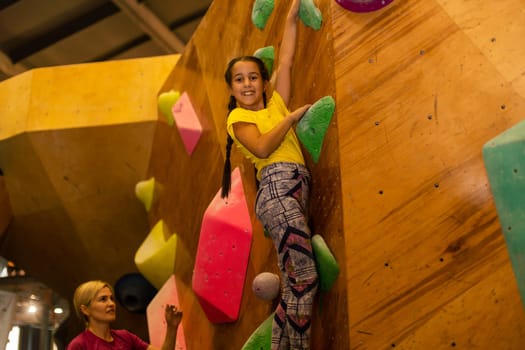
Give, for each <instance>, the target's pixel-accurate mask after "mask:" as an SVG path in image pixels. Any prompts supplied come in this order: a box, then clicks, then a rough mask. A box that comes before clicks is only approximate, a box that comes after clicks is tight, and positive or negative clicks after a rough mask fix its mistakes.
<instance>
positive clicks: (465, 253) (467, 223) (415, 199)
mask: <svg viewBox="0 0 525 350" xmlns="http://www.w3.org/2000/svg"><path fill="white" fill-rule="evenodd" d="M331 18H332V23H333V35H334V43H333V45H334V52H335V81H336V93H337V108H338V114H337V116H338V125H339V140H340V149H339V150H340V154H341V163H340V164H341V174H342V176H341V177H342V198H343V208H344V210H343V213H344V232H345V242H346V257H347V263H346V267H347V269H346V271H347V290H348V310H349V315H350V320H349V328H350V333H349V334H350V344H351V347H350V348H351V349H390V348H396V349H450V348H455V349H496V348H497V349H520V348H521V347H523V341H524V339H525V328H524V327H523V324H524V321H525V317H524V313H523V307H522V304H521V302H520V299H519V294H518V290H517V286H516V282H515V280H514V276H513V272H512V269H511V266H510V263H509V257H508V254H507V250H506V246H505V242H504V239H503V236H502V233H501V228H500V225H499V222H498V218H497V214H496V211H495V207H494V203H493V201H492V195H491V192H490V188H489V184H488V180H487V177H486V174H485V170H484V166H483V161H482V156H481V149H482V146H483V144H484V143H485V142H487V141H488V140H490V139H491V138H493V137H495V136H496V135H498V134H499V133H501V132H502V131H504V130H506V129H507V128H509V127H511V126H512V125H514V124H516V123H517V122H518V121H520V120H521V119H522V118H523V116H524V115H525V101H524V99H523V98H524V97H525V85H524V83H525V76H524V73H523V72H525V49H524V48H523V46H522V45H521V44H519V42H520V40H521V39H520V38H522V37H523V35H525V26H523V23H525V22H524V20H525V13H524V12H523V3H522V2H520V1H505V2H487V1H468V2H463V1H444V0H443V1H426V0H425V1H399V0H397V1H394V2H393V3H392V4H391V5H389V6H388V7H386V8H384V9H382V10H380V11H377V12H374V13H369V14H354V13H350V12H348V11H344V10H343V9H341V8H340V7H339V6H337V5H333V6H332V12H331Z"/></svg>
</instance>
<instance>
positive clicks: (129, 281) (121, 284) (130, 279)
mask: <svg viewBox="0 0 525 350" xmlns="http://www.w3.org/2000/svg"><path fill="white" fill-rule="evenodd" d="M114 289H115V298H116V299H117V301H118V302H119V303H120V304H121V305H122V306H123V307H124V308H125V309H126V310H128V311H129V312H136V313H144V312H146V308H147V307H148V304H149V303H150V301H151V300H152V299H153V298H154V297H155V294H157V289H156V288H155V287H154V286H153V285H152V284H151V283H150V282H149V281H148V280H147V279H146V278H144V276H142V275H141V274H140V273H128V274H125V275H123V276H122V277H120V278H119V279H118V281H117V283H116V284H115V287H114Z"/></svg>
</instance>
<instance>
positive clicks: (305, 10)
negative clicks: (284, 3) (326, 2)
mask: <svg viewBox="0 0 525 350" xmlns="http://www.w3.org/2000/svg"><path fill="white" fill-rule="evenodd" d="M299 18H300V19H301V20H302V21H303V23H304V25H306V26H308V27H311V28H313V29H315V30H319V29H320V28H321V23H322V22H323V15H322V13H321V11H320V10H319V9H318V8H317V7H315V5H314V3H313V0H301V6H300V7H299Z"/></svg>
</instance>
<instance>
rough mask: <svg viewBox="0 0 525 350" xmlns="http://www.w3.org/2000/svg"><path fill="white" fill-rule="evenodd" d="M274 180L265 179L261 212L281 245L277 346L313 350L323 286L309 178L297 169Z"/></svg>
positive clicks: (274, 334) (275, 327) (274, 346)
mask: <svg viewBox="0 0 525 350" xmlns="http://www.w3.org/2000/svg"><path fill="white" fill-rule="evenodd" d="M271 179H272V181H262V182H261V188H260V189H259V195H258V199H257V209H256V211H257V216H258V217H259V219H260V220H261V222H262V223H263V224H264V226H265V228H266V229H267V231H268V232H269V233H270V236H271V237H272V240H273V242H274V245H275V247H276V250H277V256H278V265H279V269H280V271H281V278H282V282H283V291H282V295H281V300H280V303H279V306H278V307H277V310H276V313H275V318H274V324H273V332H272V349H279V350H281V349H289V348H291V349H294V350H296V349H297V350H301V349H309V348H310V322H311V313H312V302H313V298H314V297H315V293H316V291H317V287H318V276H317V270H316V266H315V261H314V257H313V252H312V245H311V234H310V229H309V228H308V226H307V224H306V217H305V210H306V203H307V196H308V181H309V178H308V174H307V173H304V174H303V173H301V172H300V171H297V170H295V171H292V172H280V173H277V174H275V175H273V176H271Z"/></svg>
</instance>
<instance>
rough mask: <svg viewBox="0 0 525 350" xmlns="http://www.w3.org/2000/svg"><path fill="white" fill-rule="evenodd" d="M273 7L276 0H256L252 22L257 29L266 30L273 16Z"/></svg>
mask: <svg viewBox="0 0 525 350" xmlns="http://www.w3.org/2000/svg"><path fill="white" fill-rule="evenodd" d="M273 6H274V0H255V3H254V4H253V8H252V22H253V24H254V25H255V26H256V27H257V28H259V29H261V30H262V29H264V27H265V26H266V22H267V21H268V18H270V15H271V14H272V11H273Z"/></svg>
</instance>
